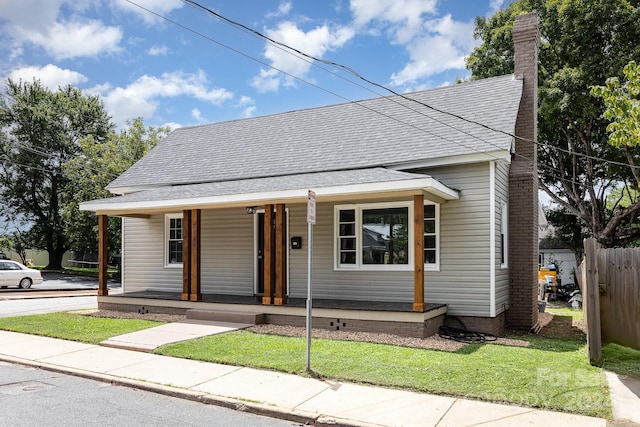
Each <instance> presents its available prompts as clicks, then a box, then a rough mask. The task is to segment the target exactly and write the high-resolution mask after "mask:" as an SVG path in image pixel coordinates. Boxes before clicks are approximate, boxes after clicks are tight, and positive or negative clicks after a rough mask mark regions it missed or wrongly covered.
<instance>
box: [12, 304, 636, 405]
mask: <svg viewBox="0 0 640 427" xmlns="http://www.w3.org/2000/svg"><path fill="white" fill-rule="evenodd" d="M549 311H552V312H553V313H554V315H555V316H554V318H553V320H552V322H551V323H550V324H549V325H547V326H546V327H545V328H544V329H543V331H542V333H541V334H540V335H526V336H517V337H510V338H516V339H519V340H521V341H522V342H521V343H520V344H523V343H524V344H525V345H527V346H511V345H499V344H468V345H465V346H464V347H462V348H461V349H459V350H457V351H455V352H446V351H439V350H427V349H417V348H409V347H400V346H393V345H387V344H374V343H367V342H355V341H339V340H331V339H314V340H313V345H312V351H311V367H312V371H313V372H312V375H316V376H319V377H323V378H327V379H336V380H345V381H353V382H358V383H365V384H374V385H381V386H388V387H397V388H405V389H411V390H417V391H422V392H429V393H435V394H445V395H452V396H460V397H468V398H474V399H482V400H487V401H492V402H508V403H515V404H520V405H528V406H533V407H538V408H545V409H551V410H558V411H564V412H572V413H578V414H585V415H591V416H597V417H603V418H610V417H611V404H610V399H609V393H608V387H607V385H606V380H605V378H604V373H603V371H602V370H601V369H600V368H597V367H593V366H590V365H589V364H588V362H587V355H586V343H585V340H584V334H583V333H582V332H581V330H580V324H579V322H580V321H581V320H582V317H581V316H582V315H581V312H576V311H573V310H563V309H560V310H549ZM160 324H162V322H154V321H147V320H133V319H105V318H95V317H89V316H83V315H79V314H72V313H52V314H43V315H34V316H21V317H13V318H4V319H2V318H0V329H6V330H12V331H16V332H23V333H33V334H38V335H45V336H51V337H56V338H63V339H68V340H74V341H81V342H86V343H93V344H95V343H99V342H101V341H103V340H105V339H107V338H110V337H113V336H117V335H121V334H125V333H128V332H133V331H136V330H140V329H145V328H148V327H152V326H156V325H160ZM156 353H158V354H165V355H169V356H174V357H183V358H189V359H196V360H204V361H211V362H217V363H225V364H230V365H237V366H251V367H256V368H262V369H271V370H276V371H282V372H290V373H295V374H299V375H309V374H308V373H307V372H306V371H305V362H306V361H305V339H304V338H296V337H283V336H277V335H264V334H257V333H253V332H249V331H237V332H232V333H227V334H222V335H215V336H210V337H205V338H200V339H195V340H191V341H184V342H180V343H176V344H171V345H167V346H164V347H161V348H159V349H157V350H156ZM603 353H604V368H605V369H608V370H611V371H614V372H617V373H621V374H627V375H634V376H637V377H640V351H638V350H632V349H628V348H625V347H621V346H618V345H616V344H607V345H605V346H604V348H603Z"/></svg>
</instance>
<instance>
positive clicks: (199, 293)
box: [83, 168, 459, 336]
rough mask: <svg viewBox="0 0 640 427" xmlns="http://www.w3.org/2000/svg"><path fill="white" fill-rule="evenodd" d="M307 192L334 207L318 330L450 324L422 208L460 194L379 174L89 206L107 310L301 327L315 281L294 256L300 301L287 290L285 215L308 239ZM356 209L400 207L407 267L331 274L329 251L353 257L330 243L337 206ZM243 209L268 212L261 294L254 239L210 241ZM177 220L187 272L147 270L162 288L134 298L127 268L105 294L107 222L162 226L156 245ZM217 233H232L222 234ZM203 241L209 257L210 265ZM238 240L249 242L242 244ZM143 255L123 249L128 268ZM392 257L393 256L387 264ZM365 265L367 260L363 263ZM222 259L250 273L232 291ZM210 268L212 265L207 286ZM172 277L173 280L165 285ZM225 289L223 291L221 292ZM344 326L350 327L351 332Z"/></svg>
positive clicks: (224, 187)
mask: <svg viewBox="0 0 640 427" xmlns="http://www.w3.org/2000/svg"><path fill="white" fill-rule="evenodd" d="M307 188H312V189H314V191H315V192H316V200H317V204H318V206H320V207H322V206H326V208H324V211H323V215H324V216H323V217H322V218H321V221H322V227H321V228H322V232H321V233H320V235H322V236H323V238H324V246H323V250H324V252H323V254H324V258H322V259H323V260H324V261H323V262H324V264H323V265H322V266H321V267H320V268H321V269H320V270H318V271H316V273H320V274H321V275H323V276H324V277H323V278H322V280H323V281H324V282H323V284H324V290H323V292H324V294H323V295H322V296H321V297H320V298H315V296H317V295H316V294H315V293H314V304H313V306H314V322H321V323H322V327H325V326H326V327H332V325H339V324H340V323H345V324H346V322H344V319H349V324H350V325H352V326H351V327H352V328H353V327H355V326H353V325H356V324H359V323H358V322H360V323H362V322H364V323H366V322H378V323H379V324H380V325H382V324H383V323H384V322H388V325H387V327H386V329H388V331H392V330H395V329H397V328H398V325H399V324H398V322H400V323H402V322H405V323H408V324H412V325H413V326H411V327H414V326H415V327H417V328H418V329H419V332H416V331H417V330H416V331H413V332H411V333H410V335H414V336H415V335H417V336H422V334H423V330H424V326H425V322H427V321H430V319H432V318H437V317H439V316H443V315H444V312H445V311H446V307H445V306H443V305H431V304H428V303H427V302H426V301H425V275H424V271H425V250H424V249H425V248H424V242H425V228H424V224H425V217H424V206H425V203H438V204H442V203H445V202H446V201H448V200H455V199H457V198H458V197H459V194H458V192H457V191H456V190H453V189H450V188H448V187H446V186H445V185H443V184H442V183H440V182H439V181H437V180H435V179H433V178H432V177H429V176H426V175H421V174H410V173H404V172H397V171H389V170H386V169H381V168H376V169H369V170H357V171H343V172H326V173H318V174H307V175H297V176H286V177H275V178H260V179H253V180H243V181H241V182H233V183H227V182H223V183H210V184H190V185H183V186H172V187H159V188H152V189H149V190H144V191H139V192H135V193H131V194H126V195H124V196H120V197H115V198H112V199H104V200H98V201H95V202H88V203H86V204H85V205H84V206H83V209H85V210H93V211H95V212H96V213H97V214H98V218H99V242H100V248H99V271H100V275H99V302H100V304H101V306H105V307H106V306H110V307H117V308H118V309H126V310H131V309H132V308H135V307H143V306H144V307H154V310H159V309H162V310H178V311H180V310H186V309H191V308H193V307H197V306H198V305H199V306H201V308H203V307H205V306H206V305H208V306H209V307H211V308H212V309H215V310H240V311H246V310H249V311H253V312H260V313H264V314H265V315H266V316H267V318H268V319H269V320H268V321H269V322H270V323H279V322H282V323H287V324H291V323H295V322H298V321H300V319H302V318H303V317H302V316H303V314H302V313H303V311H304V305H305V299H304V298H300V297H301V296H302V295H303V293H302V287H303V285H302V283H303V281H304V283H306V274H307V272H306V268H304V267H303V265H305V264H306V263H305V264H303V263H301V262H300V261H301V259H302V257H301V255H302V253H303V251H295V252H296V254H295V255H296V260H297V261H296V263H295V285H292V286H295V292H294V293H293V296H294V297H293V298H292V297H290V296H291V294H290V292H289V291H290V289H289V288H288V286H289V276H290V269H291V268H292V267H291V263H290V261H291V260H290V259H288V250H289V249H290V248H289V238H288V237H289V236H288V235H287V227H288V226H287V215H288V212H289V211H291V212H293V214H292V215H291V216H292V217H293V219H294V220H295V221H296V233H297V234H298V236H300V235H301V230H303V229H304V228H302V226H303V222H302V221H303V218H304V217H303V209H302V208H303V206H305V205H306V201H307ZM238 189H242V190H241V191H239V190H238ZM358 203H368V204H369V205H365V206H370V207H368V208H367V209H372V212H380V211H383V212H385V213H386V212H387V211H389V212H391V211H393V212H397V211H398V209H395V210H394V206H396V205H398V204H400V205H401V206H402V208H401V210H402V212H403V214H402V215H404V216H403V220H404V224H406V227H405V228H404V229H403V230H404V234H402V237H401V238H402V239H404V242H405V245H406V246H405V249H406V250H405V251H404V252H403V253H402V256H403V257H404V258H403V261H402V262H403V264H402V265H397V264H396V263H395V260H394V259H392V258H391V257H390V256H386V257H382V256H376V257H375V261H374V262H377V263H384V264H387V262H388V264H389V265H384V264H383V265H377V266H374V269H372V268H371V267H370V266H369V265H367V264H366V262H370V261H365V260H364V258H362V259H359V260H358V264H359V265H357V266H355V267H357V268H350V267H351V265H347V266H346V268H345V267H344V266H336V265H331V264H332V263H333V262H341V261H335V260H336V254H334V255H333V257H331V256H330V255H329V251H333V250H335V251H337V252H336V253H337V254H338V259H340V256H341V255H342V252H347V251H342V249H335V248H336V247H335V246H334V245H335V244H336V243H335V240H334V237H332V236H333V235H334V233H336V231H335V230H337V228H335V227H338V225H340V227H342V225H343V222H342V221H343V220H342V219H340V220H339V221H340V222H339V224H338V223H336V222H334V220H335V218H338V216H336V213H335V212H334V206H337V205H339V206H340V208H341V209H343V210H344V209H347V210H349V209H351V210H352V212H351V214H352V215H353V212H354V211H355V209H354V208H353V207H352V206H358V205H357V204H358ZM245 210H246V211H247V213H250V211H251V212H252V213H255V212H256V211H257V210H260V211H263V212H261V213H260V216H258V215H255V214H254V215H252V216H251V217H252V218H254V220H255V221H257V222H256V224H258V225H259V227H260V233H261V236H262V240H261V243H260V244H261V246H260V251H256V252H260V257H261V265H260V267H261V268H254V271H256V272H257V273H256V274H257V277H258V278H259V280H260V287H259V288H258V287H257V286H256V288H255V289H254V291H253V292H251V291H250V290H249V289H248V287H247V285H248V283H249V281H248V280H247V279H248V277H247V274H246V272H247V271H248V270H249V269H250V266H249V265H248V263H247V262H246V257H247V256H249V253H248V249H249V247H248V246H247V243H246V242H247V237H248V235H247V234H246V233H245V234H243V236H244V238H243V239H241V240H238V239H236V240H233V241H231V240H228V239H229V238H230V237H229V236H231V235H232V234H228V235H225V238H226V239H227V240H222V241H220V240H218V242H219V243H216V241H215V240H212V237H213V234H211V233H212V231H211V230H212V227H215V224H222V223H225V224H226V223H230V221H231V220H230V218H236V219H235V220H234V221H236V223H242V224H245V225H246V224H247V221H246V220H242V221H240V220H239V219H238V218H240V217H245V218H246V217H247V215H246V214H245V213H244V211H245ZM216 212H219V214H216ZM341 212H343V211H341ZM170 214H171V218H174V217H176V214H177V215H179V218H180V221H181V224H180V225H179V231H180V236H181V237H180V244H181V247H180V263H179V266H175V265H174V266H170V267H173V268H169V269H168V268H167V265H164V267H163V266H162V265H157V264H156V265H157V267H149V265H148V264H146V268H147V269H149V268H154V270H153V271H154V274H155V276H154V279H152V280H146V282H148V283H149V286H147V287H146V288H145V287H144V286H143V287H138V289H136V290H137V291H142V292H127V284H126V278H127V277H128V274H129V273H130V272H132V271H135V270H137V266H134V265H133V264H129V267H128V268H125V269H124V272H123V273H124V278H125V283H124V290H125V294H124V295H121V296H113V297H112V296H110V295H109V292H108V288H107V286H106V267H107V265H106V260H107V258H108V256H107V242H106V239H107V227H106V225H107V218H108V216H120V217H125V218H132V219H131V221H138V222H140V221H142V222H149V224H156V225H155V226H154V227H155V228H153V230H155V231H153V233H154V235H155V236H158V224H159V219H160V218H161V217H162V216H165V217H167V216H169V215H170ZM215 215H218V216H215ZM203 218H204V219H203ZM220 221H223V222H222V223H221V222H220ZM203 222H204V224H205V230H209V231H207V232H206V233H203ZM362 222H363V221H361V223H362ZM331 224H334V225H333V226H332V225H331ZM257 227H258V226H256V230H257V229H258V228H257ZM389 227H394V226H393V225H391V226H389ZM392 229H393V228H392ZM149 230H150V229H149ZM217 230H218V232H222V233H224V232H225V229H224V228H218V229H217ZM354 230H355V229H354ZM394 230H395V229H394ZM145 232H147V228H144V231H140V232H139V233H138V234H137V236H138V240H137V242H141V241H142V239H144V237H143V236H145V235H146V234H145ZM354 233H355V231H354ZM218 235H219V234H218ZM340 236H341V234H340ZM353 236H354V237H353V238H352V240H355V239H358V238H359V237H356V236H359V234H358V233H355V234H353ZM203 239H204V245H205V247H206V248H207V250H206V251H204V256H203ZM363 239H364V238H363ZM147 240H148V239H147ZM123 241H124V240H123ZM239 241H240V242H245V243H243V244H237V242H239ZM332 241H333V243H331V242H332ZM155 242H156V243H154V245H155V246H153V245H147V246H145V247H146V248H148V249H146V250H147V251H148V250H150V249H151V250H152V248H153V247H156V248H157V247H158V246H157V244H158V243H159V241H158V240H157V238H156V240H155ZM340 242H342V240H339V242H338V247H340V245H339V243H340ZM407 242H408V243H407ZM362 244H364V243H362ZM206 245H208V246H206ZM227 245H231V246H233V247H234V250H235V252H233V257H234V258H229V256H228V254H227V253H225V252H229V250H228V246H227ZM303 246H304V247H305V249H307V251H308V250H309V249H310V248H309V247H308V242H307V244H305V245H303ZM138 247H141V246H140V244H138V246H137V247H136V249H131V248H130V247H127V246H126V244H125V249H124V254H123V261H125V264H124V265H126V260H127V257H128V255H127V251H129V256H131V254H132V253H134V252H132V251H140V249H137V248H138ZM299 248H300V247H299ZM331 248H334V249H331ZM340 248H341V247H340ZM348 249H352V248H351V247H350V248H348ZM357 250H359V251H360V252H358V253H359V254H363V253H364V251H362V250H360V249H357ZM165 251H166V247H165ZM307 251H304V252H305V253H306V252H307ZM214 253H215V254H216V255H215V256H214ZM394 254H395V253H393V252H390V251H389V252H388V255H394ZM358 256H359V257H360V256H362V257H364V255H358ZM220 257H223V258H228V259H229V260H230V261H231V260H233V261H232V262H233V265H234V267H235V265H236V264H238V265H242V266H243V267H236V268H235V270H234V271H236V272H238V271H243V272H245V273H243V274H244V276H243V278H242V279H238V280H236V282H234V283H236V285H234V286H237V287H234V286H228V285H227V283H228V280H227V279H226V278H225V277H224V275H223V274H222V272H221V274H220V275H215V273H214V270H212V268H214V269H215V268H221V264H219V263H220V262H222V261H220V259H222V258H220ZM332 258H333V259H334V261H333V262H332V261H331V259H332ZM153 259H157V258H153ZM203 259H205V260H206V261H205V268H204V271H205V276H204V279H203V276H202V274H203ZM238 259H244V260H245V261H243V262H242V263H237V262H236V261H235V260H238ZM165 261H166V252H165ZM154 262H157V261H154ZM347 262H349V260H347ZM391 264H396V265H391ZM216 266H218V267H216ZM177 267H179V269H178V268H177ZM314 267H315V265H314ZM376 267H377V269H375V268H376ZM132 268H133V270H132ZM207 268H208V270H207ZM170 270H171V271H170ZM360 270H362V271H360ZM215 271H219V270H215ZM228 272H229V270H227V273H228ZM291 272H292V273H293V272H294V271H293V270H292V271H291ZM169 273H170V277H169V276H167V274H169ZM178 274H180V276H181V277H180V276H178ZM292 275H293V274H292ZM334 276H335V281H334V279H333V277H334ZM138 277H140V276H139V275H138ZM180 279H181V282H182V283H180ZM154 280H155V282H154ZM256 281H257V279H256ZM158 282H162V283H163V285H162V286H163V289H161V290H162V292H157V291H158V290H159V289H158V287H156V289H154V284H155V283H158ZM203 282H204V283H205V285H204V289H203ZM373 282H375V288H376V289H375V291H376V292H377V294H376V295H374V294H372V293H371V290H372V289H373V287H372V284H373ZM180 285H181V286H180ZM222 288H224V292H218V291H217V289H222ZM305 288H306V286H305ZM316 289H317V288H316ZM328 289H335V290H336V291H337V292H331V291H328ZM129 290H131V289H129ZM179 290H181V291H179ZM399 292H402V294H400V293H399ZM305 294H306V292H305ZM334 296H335V299H334ZM316 319H322V320H316ZM325 323H326V324H325ZM364 323H362V325H361V326H358V327H359V328H362V330H365V329H366V330H371V329H372V328H371V325H372V324H373V323H371V324H369V325H367V327H366V328H365V326H364ZM343 327H346V326H344V325H343ZM377 329H380V328H379V327H378V328H377ZM383 329H385V328H383Z"/></svg>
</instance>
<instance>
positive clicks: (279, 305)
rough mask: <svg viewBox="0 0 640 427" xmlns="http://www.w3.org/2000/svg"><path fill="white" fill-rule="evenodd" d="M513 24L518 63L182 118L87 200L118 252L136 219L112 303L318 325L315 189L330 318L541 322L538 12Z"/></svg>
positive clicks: (335, 322)
mask: <svg viewBox="0 0 640 427" xmlns="http://www.w3.org/2000/svg"><path fill="white" fill-rule="evenodd" d="M514 41H515V45H516V70H515V74H514V75H507V76H501V77H495V78H490V79H485V80H478V81H471V82H467V83H462V84H458V85H454V86H449V87H443V88H438V89H434V90H428V91H422V92H415V93H410V94H407V95H406V98H405V97H399V96H391V97H383V98H377V99H371V100H365V101H359V102H351V103H346V104H340V105H332V106H327V107H320V108H314V109H308V110H301V111H292V112H288V113H282V114H275V115H271V116H265V117H256V118H249V119H243V120H236V121H230V122H224V123H216V124H211V125H205V126H198V127H190V128H181V129H177V130H175V131H174V132H172V133H171V134H170V135H169V136H168V137H167V138H166V139H165V140H163V141H162V142H161V143H160V144H159V145H158V146H157V147H155V148H154V149H153V150H152V151H151V152H150V153H149V154H147V155H146V156H145V157H144V158H142V159H141V160H140V161H139V162H137V163H136V164H135V165H133V166H132V167H131V168H130V169H129V170H128V171H126V172H125V173H124V174H122V175H121V176H120V177H118V178H117V179H116V180H115V181H113V182H112V183H111V184H110V185H109V186H108V189H109V190H110V191H111V192H112V193H114V194H118V195H119V196H118V197H113V198H110V199H103V200H96V201H91V202H86V203H83V204H82V205H81V208H82V209H84V210H91V211H95V212H96V213H97V214H98V215H99V220H100V221H99V222H100V227H99V228H100V241H101V250H102V251H103V252H102V253H103V254H105V253H106V252H105V245H106V241H105V239H106V216H120V217H123V218H124V221H123V235H122V242H123V247H122V256H123V258H122V262H123V269H122V283H123V291H124V293H123V295H118V296H108V291H107V288H106V278H105V279H104V280H103V279H101V285H100V291H99V295H100V296H99V305H100V306H101V307H110V308H119V309H129V310H137V309H139V308H140V307H141V306H144V307H145V309H149V310H151V309H153V310H174V311H184V310H186V309H190V308H197V307H202V308H207V309H210V310H236V311H243V312H259V313H261V314H264V315H265V316H266V321H267V322H272V323H294V324H300V325H301V324H304V320H301V319H304V308H303V307H304V300H305V298H306V296H307V277H308V276H307V262H308V255H307V250H308V249H309V248H308V239H307V227H308V226H307V196H308V190H313V191H314V192H315V193H316V197H317V205H316V217H317V223H316V225H315V226H314V227H313V270H312V277H313V279H312V283H313V298H314V307H317V309H314V326H320V327H328V328H342V329H346V330H349V329H353V330H361V329H373V330H378V331H389V332H396V333H404V334H409V335H417V336H425V335H429V334H431V333H433V332H435V331H436V330H437V325H438V324H439V323H441V322H442V317H443V315H444V313H445V312H446V313H447V314H448V315H452V316H458V317H460V318H461V319H462V320H463V321H464V322H465V324H467V326H468V328H469V329H474V330H483V331H488V332H494V333H500V332H502V331H503V330H504V328H505V324H506V323H508V324H509V325H510V326H512V327H516V328H523V329H529V328H533V327H536V326H537V292H536V286H537V259H538V258H537V255H538V254H537V242H538V238H537V214H538V211H537V206H538V200H537V172H536V170H537V168H536V158H535V153H536V150H535V145H534V144H533V143H532V140H535V138H536V132H535V129H536V95H535V93H536V82H537V69H536V68H537V42H538V32H537V26H536V22H535V17H534V15H532V14H529V15H523V16H522V17H519V18H518V20H517V21H516V26H515V29H514ZM407 98H410V99H411V100H409V99H407ZM412 100H415V102H414V101H412ZM444 112H447V113H444ZM514 134H515V135H518V137H519V138H514V137H513V135H514ZM520 138H521V139H520ZM507 216H508V218H507ZM105 258H106V255H102V256H101V263H100V266H101V267H100V268H101V271H102V270H103V269H104V270H106V260H105ZM103 277H106V276H103Z"/></svg>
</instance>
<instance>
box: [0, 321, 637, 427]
mask: <svg viewBox="0 0 640 427" xmlns="http://www.w3.org/2000/svg"><path fill="white" fill-rule="evenodd" d="M0 360H3V361H6V362H13V363H21V364H25V365H31V366H38V367H42V368H45V369H50V370H56V371H60V372H67V373H72V374H75V375H81V376H84V377H89V378H96V379H99V380H102V381H110V382H114V383H117V384H123V385H129V386H133V387H140V388H144V389H146V390H153V391H157V392H160V393H170V394H172V395H176V396H181V397H185V398H189V399H194V400H198V401H202V402H206V403H213V404H218V405H223V406H227V407H232V408H236V409H238V410H244V411H251V412H255V413H260V414H265V415H269V416H273V417H277V418H284V419H289V420H293V421H297V422H300V423H309V424H314V425H317V426H320V425H327V426H329V425H331V426H335V425H345V426H364V425H370V426H438V427H442V426H477V425H492V426H511V425H513V426H521V425H529V426H548V425H553V426H575V425H580V426H581V427H591V426H594V427H595V426H599V427H603V426H606V425H607V421H606V420H603V419H598V418H591V417H585V416H579V415H572V414H565V413H560V412H551V411H543V410H536V409H532V408H525V407H519V406H511V405H500V404H494V403H488V402H481V401H475V400H465V399H458V398H453V397H447V396H434V395H429V394H424V393H415V392H410V391H403V390H392V389H385V388H379V387H371V386H365V385H356V384H350V383H345V382H340V381H327V380H318V379H314V378H305V377H300V376H297V375H288V374H283V373H277V372H271V371H262V370H257V369H251V368H241V367H236V366H228V365H220V364H215V363H205V362H198V361H193V360H187V359H177V358H172V357H167V356H160V355H155V354H150V353H144V352H140V351H129V350H122V349H118V348H110V347H105V346H96V345H89V344H82V343H77V342H72V341H65V340H59V339H53V338H46V337H39V336H35V335H26V334H19V333H14V332H7V331H0ZM623 425H630V424H623Z"/></svg>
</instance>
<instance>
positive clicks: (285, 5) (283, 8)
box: [266, 1, 292, 18]
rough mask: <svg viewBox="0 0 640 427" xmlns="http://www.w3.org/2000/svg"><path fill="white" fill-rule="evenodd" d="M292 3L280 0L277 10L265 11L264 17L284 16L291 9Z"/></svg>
mask: <svg viewBox="0 0 640 427" xmlns="http://www.w3.org/2000/svg"><path fill="white" fill-rule="evenodd" d="M291 8H292V5H291V2H290V1H285V2H282V3H280V4H279V5H278V11H277V12H271V13H267V15H266V18H278V17H280V16H286V15H288V14H289V12H290V11H291Z"/></svg>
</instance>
